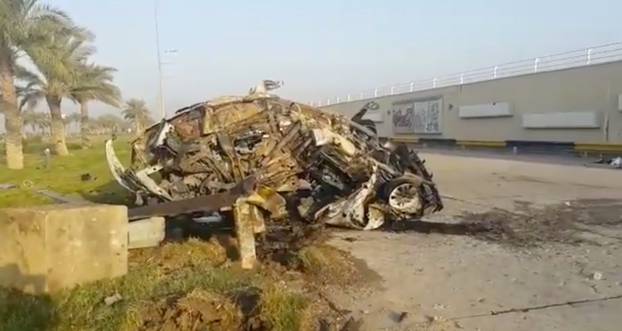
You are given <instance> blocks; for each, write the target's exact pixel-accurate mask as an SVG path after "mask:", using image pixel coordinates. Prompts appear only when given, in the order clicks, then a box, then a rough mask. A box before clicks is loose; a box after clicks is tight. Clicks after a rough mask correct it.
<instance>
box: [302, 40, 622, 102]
mask: <svg viewBox="0 0 622 331" xmlns="http://www.w3.org/2000/svg"><path fill="white" fill-rule="evenodd" d="M620 60H622V42H614V43H609V44H604V45H598V46H594V47H589V48H584V49H577V50H572V51H568V52H563V53H556V54H550V55H546V56H540V57H536V58H531V59H526V60H520V61H513V62H507V63H503V64H498V65H494V66H489V67H483V68H478V69H472V70H468V71H463V72H459V73H454V74H449V75H443V76H438V77H433V78H428V79H424V80H414V81H410V82H405V83H398V84H394V85H388V86H380V87H377V88H373V89H369V90H365V91H360V92H358V93H350V94H346V95H342V96H338V97H333V98H328V99H324V100H317V101H314V102H311V103H310V104H311V105H313V106H318V107H320V106H328V105H332V104H337V103H344V102H351V101H357V100H364V99H372V98H377V97H382V96H388V95H395V94H402V93H410V92H417V91H423V90H429V89H434V88H440V87H448V86H456V85H463V84H469V83H475V82H483V81H488V80H494V79H499V78H507V77H514V76H520V75H525V74H531V73H538V72H546V71H553V70H560V69H568V68H576V67H581V66H589V65H594V64H600V63H607V62H614V61H620Z"/></svg>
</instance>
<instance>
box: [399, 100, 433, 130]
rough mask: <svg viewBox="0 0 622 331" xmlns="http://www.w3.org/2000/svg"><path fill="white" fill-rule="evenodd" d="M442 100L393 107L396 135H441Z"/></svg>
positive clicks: (400, 104)
mask: <svg viewBox="0 0 622 331" xmlns="http://www.w3.org/2000/svg"><path fill="white" fill-rule="evenodd" d="M441 110H442V102H441V98H437V99H432V100H424V101H413V102H409V103H399V104H394V105H393V132H394V133H402V134H404V133H420V134H439V133H441Z"/></svg>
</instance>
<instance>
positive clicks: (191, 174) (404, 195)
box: [106, 81, 443, 255]
mask: <svg viewBox="0 0 622 331" xmlns="http://www.w3.org/2000/svg"><path fill="white" fill-rule="evenodd" d="M276 86H278V84H275V83H274V82H271V81H264V83H262V84H260V86H258V87H257V88H256V89H254V90H251V93H250V94H249V95H247V96H244V97H222V98H218V99H215V100H211V101H207V102H202V103H198V104H195V105H192V106H189V107H186V108H183V109H180V110H178V111H177V112H176V113H175V115H174V116H172V117H171V118H169V119H166V120H163V121H161V122H160V123H157V124H155V125H153V126H152V127H150V128H148V129H147V130H146V131H145V132H144V133H143V134H142V135H141V136H140V137H139V138H138V139H136V140H135V141H133V142H132V160H131V166H130V167H129V168H128V169H125V168H124V167H123V166H122V165H121V163H120V162H119V161H118V160H117V158H116V156H115V153H114V150H113V149H112V143H111V142H108V143H107V146H106V149H107V157H108V162H109V165H110V167H111V170H112V173H113V175H114V177H115V178H116V179H117V181H118V182H119V183H120V184H121V185H122V186H123V187H125V188H126V189H128V190H130V191H132V192H134V193H135V194H136V198H137V204H139V205H141V204H142V205H143V206H142V207H139V208H135V209H133V210H131V211H130V218H133V219H138V218H141V217H149V216H154V215H158V216H174V215H180V214H186V215H188V216H190V217H193V218H200V217H203V218H205V217H207V218H211V219H216V220H217V219H222V218H233V219H234V220H235V224H236V231H237V232H238V233H237V235H238V238H239V240H240V241H244V240H245V239H244V238H248V239H249V240H252V239H251V237H252V236H253V235H254V234H255V233H260V232H264V231H266V227H270V226H272V225H274V226H282V225H285V224H288V223H289V222H293V221H300V222H302V223H303V224H309V225H312V224H329V225H337V226H345V227H350V228H356V229H364V230H371V229H376V228H378V227H380V226H381V225H382V224H383V223H385V222H388V221H399V220H404V219H412V218H418V217H421V216H422V215H424V214H426V213H431V212H434V211H438V210H440V209H442V207H443V205H442V202H441V199H440V197H439V194H438V191H437V189H436V187H435V184H434V183H433V182H432V176H431V174H430V173H429V172H428V171H427V170H426V168H425V166H424V162H423V161H422V160H420V159H419V157H418V156H417V154H416V153H415V152H414V151H411V150H409V149H408V148H407V147H406V146H405V145H392V144H390V143H388V144H381V142H380V141H379V139H378V137H377V135H376V129H375V126H374V122H373V121H370V120H365V119H364V117H365V116H364V115H365V113H366V112H367V111H368V110H369V109H373V108H376V107H377V104H375V103H373V102H372V103H368V104H367V105H366V106H365V107H364V108H363V109H362V110H361V111H360V112H359V113H358V114H356V115H355V116H354V117H353V118H352V119H347V118H344V117H343V116H340V115H335V114H329V113H326V112H323V111H320V110H318V109H316V108H313V107H311V106H309V105H305V104H301V103H297V102H292V101H288V100H284V99H281V98H279V97H277V96H275V95H273V94H271V93H269V90H270V89H271V88H274V87H276ZM240 245H241V246H242V243H240ZM253 245H254V244H253ZM248 249H251V248H250V247H249V248H248ZM241 250H243V248H242V247H241ZM251 250H252V251H249V253H252V254H254V248H252V249H251ZM242 253H243V252H242ZM243 255H244V254H243Z"/></svg>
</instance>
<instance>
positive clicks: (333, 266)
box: [298, 245, 359, 285]
mask: <svg viewBox="0 0 622 331" xmlns="http://www.w3.org/2000/svg"><path fill="white" fill-rule="evenodd" d="M298 258H299V259H300V261H301V262H302V267H303V269H304V271H305V272H306V273H307V274H309V275H311V276H313V277H314V278H316V279H319V280H320V281H322V282H324V283H331V284H338V285H347V284H351V283H352V282H354V281H356V280H357V276H358V274H359V271H358V270H357V267H356V266H355V265H354V263H353V258H352V256H350V255H349V254H348V253H346V252H344V251H341V250H339V249H337V248H335V247H332V246H329V245H314V246H308V247H305V248H303V249H301V250H300V252H299V253H298Z"/></svg>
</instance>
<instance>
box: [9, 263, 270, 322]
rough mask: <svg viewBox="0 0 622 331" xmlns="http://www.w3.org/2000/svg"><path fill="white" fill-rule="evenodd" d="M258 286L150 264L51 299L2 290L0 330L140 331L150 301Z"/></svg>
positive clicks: (250, 277) (237, 274)
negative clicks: (116, 297) (111, 300)
mask: <svg viewBox="0 0 622 331" xmlns="http://www.w3.org/2000/svg"><path fill="white" fill-rule="evenodd" d="M258 283H259V279H258V278H257V277H256V276H255V275H254V274H252V273H245V272H243V271H236V270H235V269H219V268H213V267H211V266H194V267H192V268H183V269H178V270H175V271H174V272H169V273H163V272H162V270H161V269H159V268H158V267H157V266H155V265H151V266H140V267H137V268H134V269H132V270H130V272H129V273H128V274H127V275H126V276H124V277H120V278H117V279H111V280H102V281H98V282H93V283H90V284H85V285H82V286H79V287H76V288H74V289H71V290H65V291H61V292H59V293H55V294H53V295H51V296H32V295H26V294H22V293H20V292H17V291H14V290H7V289H2V290H0V302H1V303H0V330H3V331H5V330H59V331H64V330H110V331H112V330H136V329H138V327H139V326H140V325H141V321H142V317H141V314H140V312H141V309H142V307H143V306H144V305H145V304H147V303H149V302H157V301H159V300H162V299H165V298H167V297H171V296H182V295H184V294H186V293H189V292H192V291H193V290H195V289H201V290H205V291H208V292H210V293H217V294H221V295H225V294H228V293H231V292H234V291H238V290H240V289H242V288H246V287H251V286H255V285H256V284H258ZM115 293H118V294H119V295H121V297H122V299H121V300H120V301H119V302H116V303H114V304H112V305H110V306H108V305H106V304H105V303H104V299H105V298H106V297H108V296H112V295H114V294H115Z"/></svg>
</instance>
